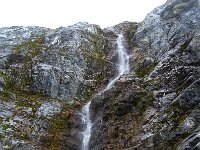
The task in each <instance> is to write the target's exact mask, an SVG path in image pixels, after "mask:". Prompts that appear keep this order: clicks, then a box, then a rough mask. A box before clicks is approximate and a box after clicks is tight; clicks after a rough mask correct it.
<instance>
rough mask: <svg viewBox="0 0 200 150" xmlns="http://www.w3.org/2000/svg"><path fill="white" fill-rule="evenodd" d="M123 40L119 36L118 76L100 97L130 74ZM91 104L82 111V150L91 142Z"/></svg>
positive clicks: (86, 148)
mask: <svg viewBox="0 0 200 150" xmlns="http://www.w3.org/2000/svg"><path fill="white" fill-rule="evenodd" d="M123 40H124V37H123V35H122V34H119V35H118V38H117V53H118V60H119V62H118V64H117V65H118V73H117V76H116V77H115V78H114V79H112V80H111V81H110V82H109V83H108V85H107V86H106V88H105V89H104V90H103V91H101V92H100V93H99V94H98V95H100V94H102V93H103V92H105V91H107V90H109V89H111V88H112V86H113V85H114V84H115V82H116V81H117V80H118V79H119V78H120V76H121V75H123V74H128V73H129V55H128V54H127V52H126V49H125V48H124V46H123ZM90 104H91V102H88V103H87V104H86V105H85V106H84V107H83V109H82V114H81V116H82V121H83V122H84V124H86V129H85V131H83V132H82V134H83V143H82V150H88V146H89V141H90V135H91V127H92V123H91V120H90Z"/></svg>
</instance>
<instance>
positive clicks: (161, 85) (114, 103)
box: [90, 0, 200, 150]
mask: <svg viewBox="0 0 200 150" xmlns="http://www.w3.org/2000/svg"><path fill="white" fill-rule="evenodd" d="M199 12H200V4H199V1H198V0H192V1H181V0H168V1H167V2H166V3H165V4H164V5H162V6H160V7H158V8H156V9H155V10H153V11H152V12H151V13H149V14H148V15H147V17H146V18H145V20H144V21H143V22H142V23H140V24H139V25H138V28H137V30H136V32H135V34H134V36H132V38H131V40H128V41H130V44H131V45H129V47H130V48H131V49H130V52H131V54H132V56H133V57H132V62H134V63H133V64H134V66H133V68H132V73H131V74H132V75H131V74H129V75H130V76H129V77H127V78H124V77H122V78H121V79H120V80H119V81H118V82H117V83H116V84H115V86H114V87H113V88H112V89H111V90H110V91H108V92H107V93H104V94H103V95H101V96H97V97H96V98H94V99H93V100H92V104H91V113H92V116H91V118H92V120H93V123H94V125H93V130H92V137H91V141H90V149H92V150H96V149H99V150H101V149H119V150H121V149H127V150H129V149H131V150H132V149H145V150H148V149H153V150H156V149H159V150H160V149H167V150H173V149H188V150H189V149H199V141H198V132H197V130H198V129H199V123H200V122H199V93H200V89H199V87H200V85H199V78H200V76H199V72H200V66H199V61H200V57H199V55H200V51H199V47H200V45H199V41H200V32H199V26H200V24H199V23H200V22H199V21H198V20H199V19H200V18H199ZM127 38H129V37H127ZM96 110H97V111H96Z"/></svg>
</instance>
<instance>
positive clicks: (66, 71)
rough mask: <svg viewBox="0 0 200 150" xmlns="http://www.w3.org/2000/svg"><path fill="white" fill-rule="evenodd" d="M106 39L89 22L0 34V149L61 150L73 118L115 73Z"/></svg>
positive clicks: (15, 28)
mask: <svg viewBox="0 0 200 150" xmlns="http://www.w3.org/2000/svg"><path fill="white" fill-rule="evenodd" d="M108 39H109V38H108V37H106V36H105V33H104V32H103V31H102V30H101V29H100V27H99V26H97V25H91V24H87V23H77V24H75V25H73V26H69V27H66V28H64V27H62V28H58V29H55V30H52V29H47V28H40V27H11V28H1V29H0V43H1V44H0V52H1V53H0V141H1V142H0V149H40V148H42V149H44V147H45V148H47V149H60V146H61V144H60V141H62V137H63V133H66V132H67V130H68V129H69V126H70V124H69V121H68V120H69V116H70V115H71V114H73V112H74V111H75V110H76V109H78V108H79V107H80V106H81V105H82V104H83V103H84V102H86V101H88V100H89V99H90V97H91V96H92V95H93V94H94V93H95V91H96V90H97V89H99V88H100V87H101V86H102V85H104V84H105V83H106V82H107V79H108V78H109V77H110V76H112V72H111V70H115V68H114V67H115V66H114V65H113V64H112V63H111V62H112V61H111V59H112V57H111V54H112V49H113V48H112V47H113V46H114V45H113V44H112V43H111V42H110V40H108ZM61 143H62V142H61Z"/></svg>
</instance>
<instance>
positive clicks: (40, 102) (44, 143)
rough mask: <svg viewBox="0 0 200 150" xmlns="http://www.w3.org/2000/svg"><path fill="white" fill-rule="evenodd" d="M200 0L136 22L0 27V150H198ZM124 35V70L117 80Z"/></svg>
mask: <svg viewBox="0 0 200 150" xmlns="http://www.w3.org/2000/svg"><path fill="white" fill-rule="evenodd" d="M199 20H200V1H199V0H168V1H167V2H166V3H165V4H164V5H162V6H160V7H158V8H156V9H154V10H153V11H152V12H151V13H149V14H148V15H147V17H146V18H145V20H144V21H143V22H141V23H139V24H137V23H130V22H123V23H121V24H118V25H116V26H113V27H109V28H106V29H101V28H100V27H99V26H97V25H92V24H88V23H77V24H75V25H72V26H69V27H61V28H58V29H54V30H53V29H47V28H41V27H10V28H0V149H16V150H17V149H19V150H21V149H25V150H26V149H48V150H49V149H56V150H57V149H58V150H60V149H64V150H68V149H71V150H78V149H80V145H81V140H82V136H81V134H80V132H82V131H83V129H84V128H85V127H84V126H85V125H84V124H83V123H82V121H81V118H80V115H79V112H80V111H81V108H82V106H83V105H84V104H85V102H87V101H90V100H92V101H91V107H90V112H91V121H92V123H93V126H92V134H91V138H90V143H89V147H90V149H91V150H103V149H105V150H106V149H113V150H134V149H135V150H136V149H138V150H143V149H144V150H150V149H153V150H162V149H167V150H175V149H178V150H189V149H191V150H192V149H193V150H198V149H200V143H199V142H200V128H199V125H200V121H199V120H200V104H199V102H200V75H199V74H200V51H199V47H200V21H199ZM118 33H123V35H124V36H125V38H126V42H124V45H125V47H126V49H127V51H128V53H129V54H130V66H131V71H130V73H129V74H126V75H123V76H121V78H120V79H119V80H118V81H117V82H116V83H115V85H114V86H113V87H112V88H111V89H110V90H108V91H106V92H104V93H103V94H101V95H96V94H97V93H98V91H100V90H101V89H102V88H103V87H105V85H106V84H107V83H108V82H109V79H111V78H113V76H114V75H115V74H116V62H117V60H118V58H117V54H116V52H115V49H116V38H117V35H116V34H118Z"/></svg>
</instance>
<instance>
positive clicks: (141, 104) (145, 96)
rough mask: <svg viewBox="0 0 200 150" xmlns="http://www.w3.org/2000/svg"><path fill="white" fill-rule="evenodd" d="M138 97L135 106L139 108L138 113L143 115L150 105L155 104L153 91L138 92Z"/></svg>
mask: <svg viewBox="0 0 200 150" xmlns="http://www.w3.org/2000/svg"><path fill="white" fill-rule="evenodd" d="M137 97H138V99H137V100H136V101H135V102H134V106H135V107H136V109H137V110H138V115H139V116H140V115H142V114H143V113H144V112H145V111H146V110H147V108H148V107H149V106H152V105H153V100H154V98H153V94H152V93H151V92H149V93H146V92H140V93H138V94H137Z"/></svg>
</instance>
